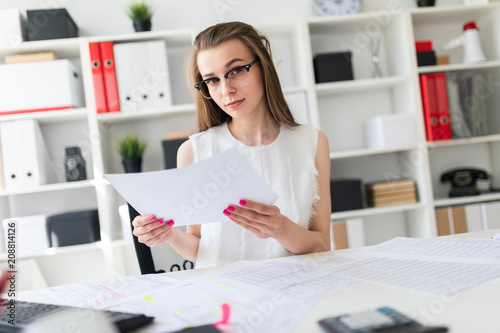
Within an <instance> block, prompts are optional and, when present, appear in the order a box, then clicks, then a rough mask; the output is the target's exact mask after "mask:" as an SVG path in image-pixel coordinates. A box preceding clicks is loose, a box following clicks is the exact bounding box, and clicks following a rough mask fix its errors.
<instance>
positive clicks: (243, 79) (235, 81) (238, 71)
mask: <svg viewBox="0 0 500 333" xmlns="http://www.w3.org/2000/svg"><path fill="white" fill-rule="evenodd" d="M257 60H258V59H255V60H254V61H252V62H251V63H249V64H248V65H243V66H237V67H234V68H232V69H230V70H229V71H228V72H227V73H226V74H224V75H221V76H219V77H210V78H208V79H205V80H203V81H200V82H198V83H197V84H195V85H194V87H195V88H196V89H198V90H199V91H200V93H201V95H202V96H203V97H205V98H207V99H211V98H216V97H217V96H219V94H220V81H221V80H222V78H224V79H226V80H227V82H228V83H229V84H230V85H231V86H233V87H235V88H243V87H245V86H246V85H248V84H249V83H250V81H251V79H252V76H251V75H250V67H252V66H253V65H254V64H255V63H256V62H257Z"/></svg>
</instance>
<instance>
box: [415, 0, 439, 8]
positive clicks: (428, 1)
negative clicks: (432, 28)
mask: <svg viewBox="0 0 500 333" xmlns="http://www.w3.org/2000/svg"><path fill="white" fill-rule="evenodd" d="M435 4H436V0H418V1H417V5H418V6H419V7H431V6H434V5H435Z"/></svg>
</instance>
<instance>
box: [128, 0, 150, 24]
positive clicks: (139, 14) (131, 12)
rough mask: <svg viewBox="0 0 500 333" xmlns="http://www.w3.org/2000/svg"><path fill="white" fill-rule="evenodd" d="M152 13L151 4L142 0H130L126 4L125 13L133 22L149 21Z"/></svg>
mask: <svg viewBox="0 0 500 333" xmlns="http://www.w3.org/2000/svg"><path fill="white" fill-rule="evenodd" d="M153 13H154V10H153V6H152V5H151V4H149V3H147V2H146V1H144V0H139V1H132V2H130V3H129V4H128V5H127V15H128V17H130V19H131V20H132V21H133V22H135V21H151V18H152V17H153Z"/></svg>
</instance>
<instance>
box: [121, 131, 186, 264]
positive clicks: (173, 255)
mask: <svg viewBox="0 0 500 333" xmlns="http://www.w3.org/2000/svg"><path fill="white" fill-rule="evenodd" d="M187 139H188V138H187V137H183V138H177V139H173V140H172V139H169V140H163V141H162V147H163V158H164V165H165V169H171V168H176V167H177V161H176V156H177V150H178V149H179V147H180V145H181V144H182V143H183V142H184V141H186V140H187ZM127 205H128V212H129V216H130V227H131V228H132V232H133V231H134V227H133V226H132V221H134V218H135V217H136V216H138V215H139V213H138V212H137V211H136V210H135V209H134V207H132V206H131V205H130V204H128V203H127ZM178 228H180V229H181V230H182V231H186V227H184V226H183V227H178ZM132 237H133V241H134V247H135V253H136V255H137V260H138V261H139V267H140V269H141V274H151V273H164V272H174V271H181V270H187V269H193V268H194V264H193V263H192V262H191V261H188V260H185V259H184V258H182V257H181V256H180V255H179V254H177V252H175V250H174V249H173V248H172V247H171V246H170V245H169V244H167V243H165V244H161V245H158V246H155V247H149V246H147V245H146V244H143V243H140V242H139V240H138V239H137V237H136V236H135V235H134V234H132Z"/></svg>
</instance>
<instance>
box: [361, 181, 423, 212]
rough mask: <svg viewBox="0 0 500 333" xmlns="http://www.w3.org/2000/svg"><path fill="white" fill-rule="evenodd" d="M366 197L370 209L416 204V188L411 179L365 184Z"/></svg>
mask: <svg viewBox="0 0 500 333" xmlns="http://www.w3.org/2000/svg"><path fill="white" fill-rule="evenodd" d="M366 196H367V201H368V205H369V206H371V207H383V206H390V205H400V204H406V203H412V202H417V187H416V185H415V181H414V180H413V179H400V180H395V181H384V182H376V183H370V184H366Z"/></svg>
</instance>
